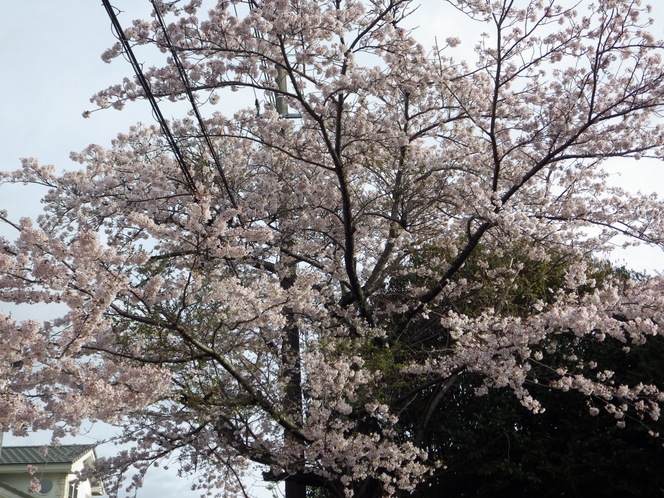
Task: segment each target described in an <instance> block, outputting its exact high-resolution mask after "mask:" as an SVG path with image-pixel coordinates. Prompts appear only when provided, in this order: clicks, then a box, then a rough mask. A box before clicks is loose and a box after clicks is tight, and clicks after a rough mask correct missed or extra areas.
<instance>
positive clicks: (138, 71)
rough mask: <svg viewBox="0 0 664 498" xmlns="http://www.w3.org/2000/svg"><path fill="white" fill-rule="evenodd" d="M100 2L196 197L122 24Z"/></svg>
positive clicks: (109, 7) (106, 4)
mask: <svg viewBox="0 0 664 498" xmlns="http://www.w3.org/2000/svg"><path fill="white" fill-rule="evenodd" d="M102 4H103V5H104V7H105V9H106V13H107V14H108V17H109V18H110V20H111V24H112V25H113V29H114V30H115V32H116V38H117V39H118V40H119V41H120V43H121V44H122V48H123V49H124V52H125V54H126V56H127V58H128V60H129V63H130V64H131V66H132V68H133V69H134V72H135V73H136V78H137V79H138V82H139V83H140V84H141V87H143V91H144V92H145V96H146V98H147V99H148V101H149V102H150V105H151V106H152V112H153V114H154V117H155V119H156V120H157V121H158V122H159V125H160V126H161V131H162V133H163V134H164V136H165V137H166V141H167V142H168V145H169V147H170V148H171V151H172V152H173V154H174V155H175V159H176V161H177V163H178V164H179V166H180V170H181V171H182V174H183V175H184V180H185V183H186V185H187V187H188V188H189V190H190V191H191V193H192V195H193V196H194V198H197V195H196V193H197V190H196V183H195V182H194V178H193V177H192V176H191V172H190V171H189V167H188V166H187V163H186V162H185V160H184V156H183V155H182V151H181V150H180V147H179V146H178V143H177V141H176V140H175V137H174V136H173V133H171V130H170V128H169V127H168V123H167V121H166V119H165V118H164V115H163V114H162V113H161V109H159V104H158V102H157V99H156V98H155V96H154V94H153V93H152V89H151V88H150V84H149V83H148V81H147V79H146V78H145V75H144V74H143V70H142V68H141V65H140V64H139V63H138V60H137V59H136V56H135V55H134V51H133V50H132V48H131V45H130V44H129V40H128V39H127V37H126V36H125V34H124V30H123V29H122V26H120V21H118V18H117V16H116V15H115V9H114V8H113V6H112V5H111V3H110V1H109V0H102Z"/></svg>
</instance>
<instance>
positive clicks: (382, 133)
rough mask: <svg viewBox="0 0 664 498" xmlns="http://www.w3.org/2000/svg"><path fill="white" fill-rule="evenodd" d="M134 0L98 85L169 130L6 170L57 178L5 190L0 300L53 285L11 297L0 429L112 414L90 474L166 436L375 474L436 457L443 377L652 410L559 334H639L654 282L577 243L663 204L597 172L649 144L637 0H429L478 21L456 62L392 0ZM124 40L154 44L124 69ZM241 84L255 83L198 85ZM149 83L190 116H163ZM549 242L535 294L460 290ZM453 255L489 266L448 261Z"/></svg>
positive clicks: (610, 233)
mask: <svg viewBox="0 0 664 498" xmlns="http://www.w3.org/2000/svg"><path fill="white" fill-rule="evenodd" d="M104 4H105V5H106V7H107V10H108V12H109V16H110V17H111V20H112V22H113V24H114V26H115V27H116V28H117V29H119V21H118V19H117V16H116V13H115V11H114V10H113V8H112V7H111V6H110V3H109V2H108V1H105V2H104ZM153 5H154V9H155V10H154V16H153V18H152V19H151V20H137V21H135V22H134V23H133V24H132V26H131V27H129V28H128V29H126V30H124V31H120V32H118V35H119V37H120V42H119V43H118V44H117V45H116V46H114V47H113V48H111V49H110V50H109V51H108V52H107V53H106V54H105V55H104V57H105V58H106V59H107V60H110V59H112V58H114V57H117V56H119V55H121V54H124V55H126V56H127V58H128V59H129V60H130V61H132V63H133V65H134V67H135V68H136V69H137V70H138V72H137V78H136V80H130V79H126V80H125V81H123V83H122V84H120V85H117V86H114V87H111V88H109V89H107V90H105V91H102V92H100V93H99V94H97V95H96V96H95V97H94V100H95V102H97V104H99V106H100V107H108V106H113V107H116V108H121V107H122V106H123V105H125V104H126V103H127V102H128V101H132V100H135V99H139V98H147V99H149V100H150V101H151V103H152V106H153V110H154V111H155V114H156V116H157V118H158V120H159V123H160V126H161V129H157V128H156V127H144V126H136V127H134V128H132V129H131V130H130V131H129V132H127V133H125V134H121V135H119V136H118V139H117V140H116V141H115V142H114V144H113V146H112V147H111V149H108V150H106V149H103V148H101V147H99V146H94V145H93V146H90V147H89V148H87V149H86V150H85V151H83V152H82V153H80V154H75V155H74V156H73V157H74V158H75V159H76V160H78V161H79V162H81V163H82V164H83V165H85V169H83V170H81V171H76V172H68V173H64V174H62V175H55V174H54V172H53V168H50V167H42V166H40V165H39V164H38V163H37V162H36V161H35V160H25V161H24V165H23V169H22V170H20V171H18V172H14V173H7V174H4V175H3V179H4V181H7V182H27V183H36V184H41V185H45V186H47V187H49V189H50V190H49V192H48V194H47V195H46V196H45V197H44V207H45V213H44V215H43V216H42V217H40V218H39V219H38V220H37V225H35V224H34V223H33V222H31V221H30V220H27V219H22V220H20V221H19V222H14V221H12V220H11V219H10V218H9V216H8V215H6V214H5V213H2V214H1V216H2V219H3V220H4V221H5V222H6V223H7V224H9V225H11V226H13V227H14V228H15V229H16V230H17V233H18V235H17V238H16V240H15V241H9V240H3V241H2V244H1V246H2V253H1V259H0V272H1V275H2V276H1V278H0V298H1V299H2V300H4V301H7V302H15V303H38V302H59V303H63V304H65V305H66V306H67V309H68V311H67V312H66V313H65V314H64V315H63V316H62V317H60V318H58V319H55V320H50V321H47V322H45V323H37V322H35V321H26V322H22V323H16V322H14V321H13V320H12V319H11V318H10V317H7V316H4V315H2V317H1V320H0V333H2V337H3V344H6V347H5V348H4V350H3V351H2V352H0V355H1V358H2V360H1V361H0V374H1V375H2V379H3V383H2V387H1V389H2V400H3V403H2V405H0V420H1V421H2V424H3V428H8V429H11V430H13V431H14V432H17V433H21V432H22V431H26V430H27V429H28V428H32V429H37V428H54V427H55V428H58V430H57V431H56V436H58V435H59V434H62V433H63V432H64V431H66V430H69V431H75V430H76V428H77V427H78V426H79V425H80V423H81V422H82V421H83V420H84V419H86V418H90V419H92V420H104V421H107V422H111V423H116V424H117V425H119V426H121V427H122V428H123V430H124V435H123V440H124V441H126V442H131V443H134V447H133V449H132V450H131V451H128V452H126V453H123V454H121V455H120V456H119V457H118V458H117V459H115V460H112V461H110V462H108V465H109V467H108V468H100V469H98V470H99V471H100V472H103V471H106V470H112V469H115V470H123V469H125V468H126V467H127V466H128V465H130V464H132V463H133V464H134V465H136V466H137V467H138V468H139V470H140V471H145V470H146V469H147V468H148V467H149V466H150V465H151V464H152V463H153V462H155V461H159V460H161V459H163V458H167V457H171V456H172V455H175V456H176V458H178V459H179V461H180V463H181V471H182V472H185V473H188V472H198V473H199V474H200V475H201V481H200V485H201V487H203V488H206V489H213V488H215V487H220V488H225V491H227V492H234V491H239V489H235V488H236V486H235V485H234V483H235V484H237V485H238V486H239V481H238V480H237V479H235V480H234V478H235V477H237V475H238V474H239V473H241V470H242V468H243V467H244V466H246V465H247V462H250V461H251V462H256V463H259V464H263V465H266V466H268V467H269V469H270V470H269V472H267V473H266V479H270V480H287V482H289V483H294V484H296V485H297V489H299V490H300V491H301V490H302V489H303V486H319V487H324V488H325V489H326V490H328V491H329V492H330V493H332V494H333V495H335V496H350V495H353V494H355V495H359V496H389V495H393V494H395V493H397V492H400V491H410V490H412V489H414V487H415V486H416V484H417V483H418V482H420V481H423V480H425V479H426V478H427V477H428V476H429V475H430V474H431V473H432V472H436V469H439V468H440V467H441V465H443V463H444V462H440V461H439V460H437V455H436V454H435V451H431V453H428V452H427V451H426V449H429V450H432V449H433V448H434V447H433V446H431V445H430V446H429V447H427V443H426V441H428V439H427V438H430V436H429V434H430V431H431V427H432V419H431V416H430V414H432V413H434V412H436V410H437V408H438V407H439V406H440V405H441V402H442V401H443V400H444V399H445V395H446V394H447V393H448V392H450V391H451V389H453V388H454V386H460V385H464V386H470V387H473V390H472V391H471V390H470V389H466V390H465V391H461V392H457V393H456V395H457V396H460V395H464V396H465V395H468V396H475V395H476V394H480V395H482V394H486V393H488V392H489V391H490V390H492V389H496V390H502V391H501V392H506V391H509V392H511V393H513V394H514V395H515V397H516V399H518V400H519V401H520V403H521V404H522V405H523V406H524V407H526V408H527V409H529V410H531V411H532V412H535V413H539V412H541V411H542V407H541V405H540V403H539V402H538V401H537V400H536V399H535V398H534V397H533V394H536V390H532V389H531V387H530V386H532V385H537V384H538V383H539V384H541V383H542V382H546V384H547V386H549V387H550V388H555V389H559V390H562V391H568V390H572V391H575V392H577V393H580V395H582V396H583V397H585V398H586V399H588V400H589V403H591V405H590V408H589V410H590V411H591V413H594V412H595V411H596V410H599V409H606V410H607V411H609V412H611V413H612V415H613V416H614V417H615V418H616V419H617V420H618V423H619V424H620V425H622V424H624V422H625V417H626V416H627V417H629V416H633V417H634V418H635V419H639V420H640V419H641V418H643V419H644V420H647V419H648V418H650V419H653V420H655V419H657V418H658V417H659V410H660V408H659V403H660V401H661V399H662V397H663V395H661V394H660V392H659V389H658V387H657V386H656V385H655V384H653V383H651V382H650V380H649V379H644V380H643V382H640V381H635V382H632V381H631V379H627V380H626V381H625V382H628V381H629V384H628V383H623V382H622V381H620V382H616V381H615V380H612V378H613V376H614V372H612V371H610V369H609V368H606V369H600V370H597V369H591V368H588V365H589V364H590V363H589V362H590V361H591V360H590V359H588V358H579V357H578V356H576V357H575V356H574V355H572V354H567V355H564V357H563V356H561V354H560V351H559V350H558V347H557V346H556V347H553V346H552V345H555V344H557V343H558V342H560V340H559V338H567V337H574V338H575V339H573V341H576V339H578V344H582V342H583V340H584V338H592V339H593V340H595V341H601V339H602V338H605V337H610V338H613V339H615V340H619V341H623V342H625V343H626V344H627V345H630V344H634V345H638V344H641V343H643V342H644V341H646V339H647V338H648V337H650V336H654V335H658V334H659V333H660V329H659V323H660V321H661V313H662V292H661V286H662V281H661V279H659V278H653V279H647V280H644V281H637V280H633V279H632V280H627V281H626V280H625V279H621V278H619V277H615V278H611V277H608V278H606V279H605V280H603V281H602V282H601V283H598V282H597V281H593V278H592V276H591V274H590V273H589V270H588V255H589V254H592V253H596V252H602V251H606V250H607V249H608V248H610V247H611V240H612V238H613V237H614V236H615V235H616V234H622V235H626V236H628V237H631V238H633V239H636V240H641V241H644V242H647V243H651V244H660V243H661V241H662V213H663V211H662V204H661V203H660V202H659V201H658V200H657V199H656V198H654V197H647V196H630V195H628V194H626V193H625V192H623V191H621V190H620V189H612V188H608V187H607V186H606V184H605V175H603V173H602V170H601V164H602V162H603V161H604V160H606V159H607V158H611V157H633V158H639V157H643V156H653V157H660V156H661V154H662V143H663V136H662V129H661V127H660V126H659V125H658V124H657V122H656V121H657V119H656V118H657V116H658V113H659V112H660V111H661V110H662V109H661V107H662V105H663V103H664V102H663V99H662V82H663V78H662V76H663V75H664V72H663V67H662V64H661V60H660V57H661V48H662V44H661V43H660V42H658V41H656V40H655V39H654V38H653V37H652V36H651V35H650V34H649V33H648V31H647V26H648V24H649V23H648V22H647V21H642V20H641V15H642V14H644V12H645V10H646V9H642V8H641V7H640V6H639V2H636V1H631V2H627V1H623V0H610V1H609V0H604V1H600V2H598V3H595V4H587V5H586V4H585V3H583V4H582V5H578V6H576V8H569V9H568V8H565V7H564V6H562V5H560V4H559V3H558V2H553V1H550V2H542V1H539V0H538V1H533V2H527V1H504V2H496V3H493V4H490V3H487V2H485V1H484V0H472V1H450V2H447V3H446V5H447V6H448V8H451V9H452V8H456V9H457V10H459V11H461V12H462V13H465V14H466V15H467V16H468V18H469V19H470V20H475V21H478V22H481V23H488V24H489V25H491V26H492V33H490V34H489V35H486V36H483V38H482V40H481V41H480V43H479V44H478V46H477V49H476V51H477V63H476V65H473V66H471V65H468V64H466V63H458V62H456V61H454V60H453V59H452V58H450V57H449V56H448V55H447V54H448V53H449V50H450V48H451V47H452V46H454V45H456V44H457V43H458V40H456V39H454V38H450V39H448V40H447V41H446V46H444V47H442V46H439V47H436V48H435V49H434V50H433V51H429V52H428V51H427V50H425V49H424V48H423V47H422V46H421V45H419V44H418V43H417V42H416V41H415V39H414V38H413V37H412V33H411V32H410V31H409V30H408V29H405V28H404V26H406V22H407V15H408V12H409V9H411V8H412V6H411V2H409V1H407V0H370V1H365V2H363V1H359V0H347V1H344V2H341V1H334V0H329V1H320V0H318V1H314V0H299V1H286V0H264V1H258V0H255V1H254V0H252V1H249V2H246V3H245V2H227V1H221V2H218V3H216V4H215V5H212V6H210V8H209V9H208V10H207V13H205V12H204V10H205V9H204V7H202V6H201V2H200V1H192V2H189V3H186V4H180V3H171V4H164V3H162V2H158V1H156V0H155V1H154V2H153ZM206 7H207V6H206ZM139 45H147V46H149V47H156V48H157V49H159V50H161V51H162V52H163V53H165V54H167V60H166V62H165V64H164V65H163V66H162V67H152V68H148V69H146V70H143V69H142V68H141V65H140V64H139V63H138V62H137V59H136V57H135V54H134V52H133V50H134V47H136V46H139ZM547 71H548V72H547ZM243 88H249V89H254V90H256V92H257V95H258V92H260V93H263V92H265V93H264V95H265V99H266V100H265V101H264V102H258V108H255V107H254V106H252V107H251V108H249V109H245V110H243V111H239V112H237V113H236V114H235V115H234V116H232V117H226V116H224V115H223V114H222V113H221V112H220V111H217V109H216V108H214V107H211V106H214V105H215V103H216V102H218V100H219V99H220V98H222V97H223V92H225V91H226V90H237V89H243ZM160 99H170V100H173V101H178V100H184V101H187V102H188V103H189V105H190V106H191V112H190V116H188V117H185V118H183V119H180V120H176V119H174V120H172V121H166V120H165V119H164V118H163V113H161V111H160ZM203 103H206V104H209V105H208V107H204V105H203ZM286 106H287V107H288V109H289V114H294V115H297V116H299V118H298V119H297V120H290V119H285V116H283V114H284V111H285V110H286ZM277 108H278V109H279V111H281V114H280V113H279V112H277ZM206 109H210V112H207V111H206ZM590 231H592V236H591V235H589V233H591V232H590ZM483 248H491V250H490V251H486V250H483ZM516 253H518V254H519V258H518V259H514V258H509V257H507V256H509V255H510V254H516ZM553 254H557V255H560V258H562V259H561V261H564V278H563V282H562V283H563V285H561V286H560V287H559V288H558V289H556V292H555V293H552V294H551V295H550V296H547V299H538V300H532V299H531V298H529V297H528V294H527V293H524V299H525V302H523V303H520V304H519V306H517V307H510V306H507V307H505V306H504V305H506V304H507V305H509V304H510V303H512V300H511V298H505V299H492V303H489V304H488V306H487V307H486V308H481V307H479V306H478V305H477V304H475V305H470V304H471V303H472V301H471V299H474V298H475V296H477V295H479V296H480V297H481V296H482V294H483V293H484V295H486V296H501V293H502V294H504V293H506V292H507V293H508V294H510V293H512V295H513V294H514V292H515V291H514V289H515V286H518V285H519V282H523V280H522V279H520V278H519V276H520V275H522V274H523V272H524V270H525V269H526V268H528V267H530V265H533V264H536V263H537V262H547V261H550V258H551V255H553ZM421 261H426V264H422V263H421ZM470 263H472V264H473V265H475V267H477V268H481V269H483V270H484V271H482V272H478V273H471V274H470V276H469V277H464V276H463V274H462V271H463V268H464V266H466V265H469V264H470ZM497 263H499V264H497ZM554 263H555V261H554ZM553 266H555V264H554V265H553ZM480 289H481V292H479V291H478V290H480ZM478 292H479V294H478ZM484 301H485V300H482V299H479V302H480V303H483V302H484ZM459 303H468V304H469V306H463V307H460V306H459ZM501 303H502V304H501ZM573 343H574V342H573ZM545 358H546V362H545V363H543V362H544V361H545V360H544V359H545ZM541 365H546V368H545V369H543V370H542V369H541V368H540V366H541ZM460 379H469V380H468V381H467V382H465V383H461V382H460ZM653 380H656V379H653ZM540 381H541V382H540ZM531 391H532V392H531ZM441 393H442V394H441ZM423 398H426V399H423ZM473 399H475V398H473ZM487 399H489V398H487ZM415 400H418V401H417V402H418V403H421V404H422V406H426V407H427V408H426V409H425V410H423V411H422V412H421V413H420V415H419V419H417V420H413V416H414V413H413V412H412V411H411V412H408V410H407V408H408V406H409V404H410V403H413V402H415ZM459 406H460V407H461V408H463V405H459ZM456 413H458V414H459V415H463V410H462V409H460V410H459V411H458V412H456ZM404 417H407V418H404ZM404 422H407V423H408V424H410V427H411V429H409V430H404V427H405V425H404ZM136 480H137V482H136V484H140V474H139V476H138V477H137V478H136ZM110 489H111V490H114V491H117V489H118V488H113V487H110Z"/></svg>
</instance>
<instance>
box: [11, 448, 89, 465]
mask: <svg viewBox="0 0 664 498" xmlns="http://www.w3.org/2000/svg"><path fill="white" fill-rule="evenodd" d="M43 448H44V446H3V447H2V453H1V454H0V465H18V464H25V465H28V464H32V465H39V464H44V463H73V462H75V461H76V460H78V459H79V458H81V457H82V456H83V455H84V454H85V453H87V452H88V451H90V450H92V449H94V448H95V445H94V444H63V445H61V446H47V447H46V448H47V449H48V451H47V452H46V455H44V451H43Z"/></svg>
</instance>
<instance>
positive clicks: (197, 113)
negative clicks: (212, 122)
mask: <svg viewBox="0 0 664 498" xmlns="http://www.w3.org/2000/svg"><path fill="white" fill-rule="evenodd" d="M150 3H151V4H152V6H153V7H154V12H155V15H156V18H157V22H159V26H160V27H161V30H162V33H163V34H164V40H165V41H166V47H167V48H168V50H169V51H170V52H171V57H172V58H173V64H174V65H175V67H176V69H177V70H178V73H179V75H180V80H181V81H182V85H183V86H184V91H185V93H186V94H187V98H188V99H189V103H190V104H191V108H192V111H193V113H194V116H195V117H196V120H197V121H198V126H199V128H200V129H201V133H202V135H203V138H204V139H205V144H206V145H207V148H208V150H209V151H210V154H211V155H212V159H213V161H214V165H215V167H216V169H217V172H218V173H219V178H220V180H221V183H222V184H223V185H224V189H225V190H226V194H227V195H228V199H229V200H230V202H231V204H232V206H233V207H234V208H236V209H237V204H236V203H235V198H234V196H233V192H232V191H231V189H230V186H229V184H228V181H227V179H226V175H225V174H224V169H223V167H222V166H221V161H220V160H219V154H218V153H217V149H216V148H215V147H214V144H213V143H212V139H211V138H210V134H209V132H208V129H207V126H206V125H205V121H204V120H203V117H202V116H201V113H200V111H199V109H198V104H197V102H196V97H195V96H194V93H193V92H192V90H191V83H190V82H189V77H188V76H187V72H186V71H185V69H184V66H183V65H182V62H181V61H180V57H179V56H178V52H177V50H176V49H175V47H174V46H173V43H172V42H171V37H170V35H169V34H168V30H167V29H166V23H164V18H163V17H162V15H161V12H160V11H159V7H158V6H157V4H156V2H155V0H150Z"/></svg>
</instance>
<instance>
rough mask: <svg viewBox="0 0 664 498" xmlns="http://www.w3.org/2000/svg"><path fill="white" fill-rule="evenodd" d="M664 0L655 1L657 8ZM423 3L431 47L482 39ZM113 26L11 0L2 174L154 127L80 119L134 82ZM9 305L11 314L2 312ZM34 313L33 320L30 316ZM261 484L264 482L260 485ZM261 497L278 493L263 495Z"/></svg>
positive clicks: (74, 8) (134, 7) (134, 116)
mask: <svg viewBox="0 0 664 498" xmlns="http://www.w3.org/2000/svg"><path fill="white" fill-rule="evenodd" d="M656 1H659V2H660V3H661V4H664V2H661V0H653V3H655V2H656ZM422 3H423V4H424V5H423V7H422V8H421V9H420V10H419V11H418V12H417V13H416V14H415V16H413V19H412V23H413V24H417V25H421V26H422V36H423V37H424V38H425V39H426V40H423V42H424V43H425V45H432V44H433V37H434V36H436V35H437V36H438V37H439V40H441V41H442V40H443V39H445V38H446V37H448V36H459V37H461V38H462V39H463V42H464V44H465V46H466V47H467V48H468V49H472V46H473V45H474V44H475V42H476V39H474V38H472V37H471V38H467V37H464V33H463V29H464V27H463V26H462V25H459V23H458V22H456V20H455V19H454V18H452V17H450V16H449V14H448V12H449V10H447V9H445V10H442V9H440V8H437V7H438V6H440V5H441V4H442V2H440V1H439V0H422ZM116 4H117V5H118V6H120V7H121V8H123V9H125V10H127V9H131V12H128V13H126V14H124V15H122V16H121V18H120V19H121V22H122V23H123V25H125V26H126V25H128V23H129V21H130V20H131V19H132V18H133V17H136V16H139V15H141V12H143V13H145V12H147V11H149V2H148V1H147V0H140V1H139V0H130V1H129V0H118V1H117V2H116ZM658 10H660V11H662V10H664V6H663V5H656V6H655V15H656V16H657V17H658V19H659V20H661V21H662V22H660V23H659V24H658V25H657V26H656V27H655V28H654V30H653V31H654V33H655V35H656V36H657V37H660V38H664V15H663V14H662V12H658ZM114 41H115V39H114V38H113V36H112V33H111V30H110V23H109V20H108V17H107V15H106V12H105V10H104V8H103V7H102V5H101V2H100V1H98V0H18V1H10V0H5V1H4V2H3V5H2V15H1V16H0V71H1V74H2V75H3V77H2V78H0V95H2V98H0V169H2V170H13V169H17V168H18V167H19V166H20V162H19V158H21V157H36V158H38V159H39V160H40V161H41V162H42V163H48V164H54V165H56V166H57V167H58V168H61V169H63V168H72V167H76V165H75V164H73V163H72V162H71V161H70V160H69V153H70V151H80V150H82V149H83V148H85V147H86V146H87V145H89V144H90V143H98V144H101V145H104V146H108V145H109V144H110V141H111V139H113V138H114V137H115V135H116V134H117V133H118V132H121V131H124V130H126V129H127V128H128V127H129V125H131V124H133V123H135V122H137V121H142V122H144V123H149V124H151V123H152V122H153V120H152V115H151V112H150V110H149V108H148V106H147V105H146V104H145V103H135V104H131V105H128V106H127V108H126V109H125V110H123V111H122V112H118V111H113V110H108V111H104V112H97V113H94V114H93V115H92V117H91V118H90V119H83V118H82V117H81V113H82V112H83V111H84V110H87V109H91V108H92V104H90V103H89V98H90V96H91V95H92V94H93V93H95V92H96V91H98V90H101V89H103V88H105V87H107V86H109V85H111V84H113V83H116V82H118V81H120V80H121V79H122V77H123V76H131V75H132V72H131V68H130V66H129V65H128V64H127V63H125V62H124V61H122V60H117V61H115V62H114V63H113V64H110V65H109V64H105V63H103V62H102V61H101V59H100V54H101V53H102V52H103V51H104V50H105V49H106V48H108V47H109V46H111V45H112V44H113V43H114ZM611 168H612V171H614V172H615V173H616V175H617V173H618V172H622V176H620V177H618V176H615V177H614V178H615V180H616V182H617V183H620V184H621V185H623V186H625V187H626V188H629V189H632V190H637V189H641V190H643V191H647V192H649V191H652V190H654V189H656V188H660V189H662V191H663V192H664V186H660V185H663V183H662V179H663V175H662V174H661V171H662V165H660V164H659V163H655V162H647V161H641V162H639V163H633V162H629V163H625V162H622V163H615V164H613V165H612V166H611ZM38 194H39V192H37V191H35V190H31V189H28V190H25V189H23V188H8V187H3V188H2V191H1V192H0V209H2V208H5V209H9V210H10V214H11V213H20V214H21V215H23V216H25V215H30V216H34V215H36V214H37V213H38V212H39V210H40V205H39V201H38V199H39V195H38ZM616 257H618V258H621V259H625V261H626V262H627V264H628V265H630V266H632V267H634V268H635V269H638V270H643V269H647V270H649V271H653V270H664V258H662V256H661V253H660V252H655V251H652V250H644V249H636V250H632V251H630V252H627V253H622V254H621V255H620V256H616ZM3 308H5V307H4V306H3ZM13 311H14V316H15V317H16V318H23V317H26V316H27V315H34V313H35V312H34V310H25V309H22V310H19V311H17V310H13ZM22 313H25V316H21V314H22ZM107 431H108V429H103V428H95V430H94V431H93V432H92V433H91V435H83V436H81V437H80V438H79V439H78V440H77V441H80V442H89V441H90V438H93V437H97V435H98V434H99V436H98V437H105V436H106V434H108V432H107ZM49 437H50V436H49V435H48V434H40V435H37V436H35V437H32V438H30V439H28V440H16V439H15V438H12V437H8V436H6V437H5V444H44V443H46V442H47V441H48V439H49ZM112 452H113V448H112V447H111V448H105V447H102V448H100V449H99V453H101V454H111V453H112ZM261 485H262V484H261ZM259 494H260V495H261V496H269V493H267V492H265V491H263V492H260V493H259ZM140 496H144V497H151V496H159V497H162V498H176V497H177V498H189V497H194V496H198V493H196V492H192V491H191V490H189V484H187V483H186V482H184V481H182V480H180V479H178V478H176V477H174V476H172V473H171V474H169V473H166V472H163V471H161V472H155V473H153V474H152V475H150V476H149V477H148V480H147V482H146V487H145V488H144V490H143V491H142V492H141V493H139V497H140Z"/></svg>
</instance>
